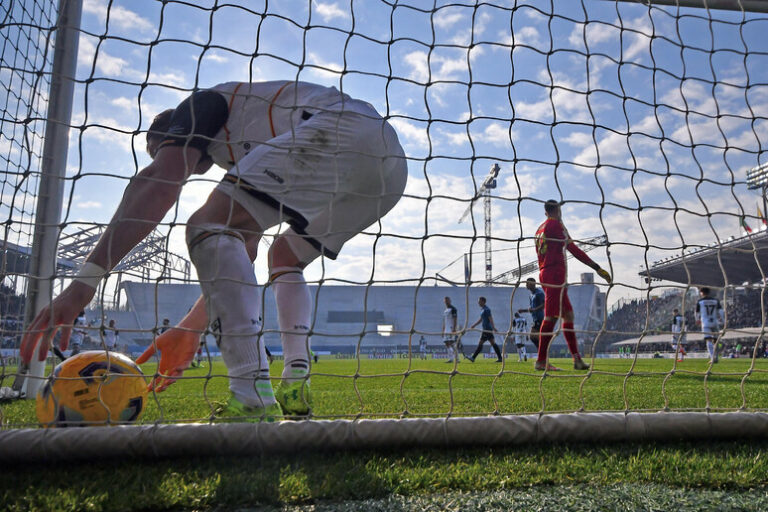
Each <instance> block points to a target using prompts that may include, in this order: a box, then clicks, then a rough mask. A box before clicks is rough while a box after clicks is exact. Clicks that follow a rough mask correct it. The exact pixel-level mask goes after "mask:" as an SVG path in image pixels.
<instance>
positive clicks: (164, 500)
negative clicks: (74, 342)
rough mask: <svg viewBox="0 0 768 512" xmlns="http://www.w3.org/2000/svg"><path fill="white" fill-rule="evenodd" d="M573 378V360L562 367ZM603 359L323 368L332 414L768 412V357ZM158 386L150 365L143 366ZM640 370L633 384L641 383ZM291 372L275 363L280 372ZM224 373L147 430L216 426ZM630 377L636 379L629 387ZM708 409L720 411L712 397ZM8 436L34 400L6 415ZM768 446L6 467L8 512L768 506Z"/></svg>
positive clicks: (151, 414) (181, 390) (175, 397)
mask: <svg viewBox="0 0 768 512" xmlns="http://www.w3.org/2000/svg"><path fill="white" fill-rule="evenodd" d="M554 363H555V364H558V365H559V366H562V367H564V368H565V367H566V366H567V363H568V361H566V360H556V361H554ZM751 364H752V362H751V361H750V360H748V359H735V360H724V361H722V362H721V363H719V364H718V365H715V366H714V367H713V368H712V370H713V373H710V374H708V373H707V370H708V365H707V362H706V361H705V360H694V359H690V360H686V361H685V362H684V363H683V364H681V365H678V371H677V372H676V373H674V374H671V373H670V371H671V370H672V361H670V360H666V359H661V360H652V359H645V360H639V361H637V362H636V363H635V362H633V361H632V360H617V359H612V360H598V361H597V364H596V371H595V372H594V373H592V374H591V375H589V376H587V373H585V372H574V371H572V370H571V371H564V372H559V373H556V374H553V375H552V376H548V377H546V378H545V379H543V380H542V378H541V377H542V375H541V373H535V372H533V371H532V363H531V362H528V363H524V364H523V363H517V362H516V361H514V360H512V361H511V362H507V363H505V366H504V368H503V370H504V372H503V373H502V372H500V370H501V365H499V364H497V363H495V362H493V361H492V360H479V361H478V362H477V363H475V364H472V363H469V362H462V363H460V364H459V366H458V372H457V373H454V371H453V370H454V369H453V366H452V365H449V364H445V363H444V362H442V361H440V360H413V361H408V360H407V359H395V360H366V359H364V360H361V361H360V362H359V363H358V362H357V361H355V360H337V359H322V360H321V361H320V362H319V363H318V364H317V365H315V366H314V369H313V371H314V375H313V378H312V391H313V396H314V401H315V413H316V415H317V416H318V417H323V418H338V417H356V416H358V415H362V416H364V417H391V416H399V415H402V414H406V413H407V414H411V415H425V416H431V415H444V414H447V413H449V412H450V413H452V414H489V413H526V412H538V411H541V410H544V411H547V412H554V411H568V410H571V411H572V410H576V409H579V408H581V407H584V409H586V410H626V409H629V410H659V409H661V408H663V407H664V406H665V404H667V405H668V406H669V407H670V408H673V409H680V410H682V409H702V408H704V407H706V406H707V403H709V406H710V407H712V408H716V409H722V410H734V409H738V408H741V407H746V408H748V409H768V362H764V361H757V362H756V364H755V369H754V370H753V371H752V372H750V373H748V371H749V368H750V366H751ZM144 370H145V372H146V373H147V374H148V375H149V374H151V373H152V371H153V366H152V365H145V367H144ZM630 370H631V371H632V373H631V375H630V374H629V373H628V372H629V371H630ZM280 371H281V365H280V363H279V362H276V363H275V364H274V365H273V368H272V372H273V375H275V376H277V375H279V374H280ZM224 375H225V369H224V367H223V365H221V363H214V365H213V367H212V368H211V367H209V366H207V365H206V366H205V367H203V368H193V369H191V370H189V371H188V372H187V373H186V375H185V377H186V378H185V379H184V380H182V381H180V382H178V383H176V384H174V385H173V386H171V388H169V390H168V391H166V392H164V393H161V394H157V395H154V396H152V395H151V399H150V403H149V405H148V407H147V409H146V411H145V414H144V416H143V417H142V421H145V422H149V421H155V420H157V419H161V420H164V421H178V420H187V421H189V420H197V421H206V420H207V419H208V418H209V417H210V410H211V406H210V405H209V404H211V403H213V402H215V401H217V400H221V399H223V398H225V397H226V396H227V381H226V378H225V377H224ZM628 375H629V376H628ZM707 400H708V401H709V402H707ZM0 407H1V409H0V410H2V414H3V422H4V426H5V428H14V427H18V426H23V425H35V424H36V420H35V413H34V402H33V401H21V402H13V403H9V404H2V405H1V406H0ZM767 449H768V440H765V441H749V442H747V441H744V442H718V443H706V442H702V443H671V444H658V443H640V444H629V443H627V444H608V445H603V446H595V445H546V444H542V445H536V446H522V447H510V448H505V449H488V448H475V449H453V450H450V449H445V450H427V449H417V450H393V451H386V452H384V451H363V452H334V453H307V454H293V455H284V456H274V457H270V458H238V457H230V458H215V457H214V458H199V459H196V458H185V459H174V460H162V461H152V462H136V461H131V462H120V461H94V462H92V463H81V464H58V465H54V466H39V465H31V466H30V465H19V466H16V467H13V468H10V467H9V468H7V469H6V468H5V467H3V471H2V472H3V478H2V479H0V510H164V509H169V508H170V509H195V510H208V509H221V510H226V509H230V508H233V507H262V506H267V507H287V506H290V507H295V508H296V509H297V510H402V509H408V510H445V511H450V510H498V509H509V510H513V509H517V510H617V509H623V510H670V509H672V508H676V509H679V510H768V457H766V454H767V453H768V451H767Z"/></svg>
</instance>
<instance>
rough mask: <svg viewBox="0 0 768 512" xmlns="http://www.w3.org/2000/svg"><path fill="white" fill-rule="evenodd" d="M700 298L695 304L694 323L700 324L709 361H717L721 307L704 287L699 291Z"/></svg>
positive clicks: (721, 319) (717, 300) (722, 314)
mask: <svg viewBox="0 0 768 512" xmlns="http://www.w3.org/2000/svg"><path fill="white" fill-rule="evenodd" d="M699 293H700V295H701V298H700V299H699V300H698V302H696V321H697V322H698V323H700V324H701V332H702V333H704V341H706V342H707V352H709V360H710V361H711V362H713V363H716V362H717V361H718V349H717V337H718V334H719V333H720V327H721V326H722V325H723V321H724V311H723V305H722V304H721V303H720V299H718V298H716V297H712V296H711V295H710V294H711V293H712V292H711V290H710V289H709V288H707V287H706V286H705V287H703V288H702V289H701V290H700V291H699Z"/></svg>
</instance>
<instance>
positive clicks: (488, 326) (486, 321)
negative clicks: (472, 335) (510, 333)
mask: <svg viewBox="0 0 768 512" xmlns="http://www.w3.org/2000/svg"><path fill="white" fill-rule="evenodd" d="M485 303H486V301H485V297H480V298H479V299H477V304H478V305H479V306H480V309H481V311H480V318H478V319H477V322H475V323H473V324H472V325H471V326H470V329H474V328H475V327H476V326H477V325H478V324H483V332H482V333H481V334H480V341H479V342H478V343H477V348H476V349H475V353H474V354H472V355H471V356H470V357H469V360H470V361H472V362H473V363H474V362H475V358H477V356H478V354H480V352H482V351H483V344H485V342H486V341H488V342H490V344H491V346H492V347H493V350H494V351H495V352H496V356H498V359H496V362H497V363H501V362H502V361H503V359H502V357H501V350H499V346H498V345H497V344H496V338H494V336H493V333H494V332H496V325H495V324H494V323H493V315H492V314H491V309H490V308H489V307H488V306H486V305H485Z"/></svg>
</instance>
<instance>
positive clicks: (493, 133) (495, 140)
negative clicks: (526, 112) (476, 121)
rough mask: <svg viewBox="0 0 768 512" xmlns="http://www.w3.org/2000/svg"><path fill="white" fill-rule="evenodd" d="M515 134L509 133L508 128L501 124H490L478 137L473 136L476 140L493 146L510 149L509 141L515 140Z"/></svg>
mask: <svg viewBox="0 0 768 512" xmlns="http://www.w3.org/2000/svg"><path fill="white" fill-rule="evenodd" d="M516 137H517V134H516V133H515V132H510V130H509V126H505V125H503V124H501V123H491V124H489V125H488V126H486V127H485V130H483V132H482V133H481V134H480V135H477V136H475V137H474V138H475V139H476V140H479V141H482V142H487V143H489V144H493V145H494V146H497V147H510V145H511V140H513V139H515V138H516Z"/></svg>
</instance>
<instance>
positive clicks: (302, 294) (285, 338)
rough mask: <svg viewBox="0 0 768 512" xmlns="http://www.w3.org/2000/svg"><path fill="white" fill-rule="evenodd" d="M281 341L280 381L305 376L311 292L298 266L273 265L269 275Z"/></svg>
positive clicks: (303, 377) (288, 380)
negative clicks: (281, 372) (281, 368)
mask: <svg viewBox="0 0 768 512" xmlns="http://www.w3.org/2000/svg"><path fill="white" fill-rule="evenodd" d="M269 279H270V282H271V285H272V291H273V293H274V294H275V303H276V304H277V322H278V325H279V327H280V339H281V341H282V343H283V361H284V364H283V374H282V377H283V382H295V381H298V380H303V379H306V377H307V374H308V373H309V365H310V363H309V359H310V339H309V325H310V323H311V321H312V296H311V294H310V293H309V286H307V281H306V280H305V279H304V274H303V273H302V271H301V269H300V268H298V267H276V268H273V269H272V271H271V275H270V278H269Z"/></svg>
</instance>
